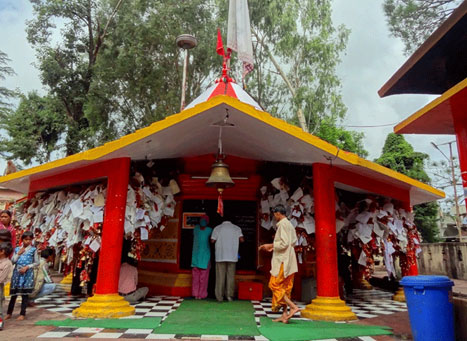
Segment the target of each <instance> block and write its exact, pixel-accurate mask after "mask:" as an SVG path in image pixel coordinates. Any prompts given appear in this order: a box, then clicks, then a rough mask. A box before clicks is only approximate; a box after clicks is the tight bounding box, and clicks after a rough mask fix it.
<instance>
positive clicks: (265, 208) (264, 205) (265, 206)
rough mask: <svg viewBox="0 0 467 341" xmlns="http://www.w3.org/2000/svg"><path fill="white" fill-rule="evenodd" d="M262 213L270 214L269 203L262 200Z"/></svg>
mask: <svg viewBox="0 0 467 341" xmlns="http://www.w3.org/2000/svg"><path fill="white" fill-rule="evenodd" d="M261 213H266V214H269V213H270V209H269V201H267V200H261Z"/></svg>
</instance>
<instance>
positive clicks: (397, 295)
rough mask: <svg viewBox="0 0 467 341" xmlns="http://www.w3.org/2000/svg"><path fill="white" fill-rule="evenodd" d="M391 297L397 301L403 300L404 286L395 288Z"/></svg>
mask: <svg viewBox="0 0 467 341" xmlns="http://www.w3.org/2000/svg"><path fill="white" fill-rule="evenodd" d="M392 299H393V300H394V301H397V302H405V294H404V288H402V287H400V288H399V289H397V291H396V293H395V294H394V296H392Z"/></svg>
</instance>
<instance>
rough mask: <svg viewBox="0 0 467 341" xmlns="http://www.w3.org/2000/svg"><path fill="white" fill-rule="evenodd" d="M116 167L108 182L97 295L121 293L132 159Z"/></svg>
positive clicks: (121, 161)
mask: <svg viewBox="0 0 467 341" xmlns="http://www.w3.org/2000/svg"><path fill="white" fill-rule="evenodd" d="M114 166H115V167H114V168H113V169H111V170H110V173H109V176H108V179H107V199H106V203H105V212H104V224H103V227H102V245H101V250H100V253H99V255H100V256H99V267H98V270H97V282H96V294H116V293H118V279H119V275H120V259H121V254H122V244H123V231H124V223H125V209H126V196H127V192H128V179H129V176H130V174H129V172H130V159H129V158H122V159H119V162H118V164H116V165H114Z"/></svg>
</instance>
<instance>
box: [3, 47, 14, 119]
mask: <svg viewBox="0 0 467 341" xmlns="http://www.w3.org/2000/svg"><path fill="white" fill-rule="evenodd" d="M8 62H10V59H9V58H8V56H7V54H6V53H4V52H2V51H0V80H5V79H6V77H8V76H13V75H14V74H15V71H14V70H13V69H12V68H11V67H10V66H8ZM15 96H16V92H15V91H13V90H10V89H8V88H6V87H4V86H0V115H6V114H7V112H8V111H9V110H10V109H11V103H10V100H11V99H12V98H14V97H15Z"/></svg>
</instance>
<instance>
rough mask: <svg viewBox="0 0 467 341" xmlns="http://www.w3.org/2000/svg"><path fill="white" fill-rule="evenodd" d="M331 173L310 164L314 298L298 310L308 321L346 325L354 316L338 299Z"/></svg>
mask: <svg viewBox="0 0 467 341" xmlns="http://www.w3.org/2000/svg"><path fill="white" fill-rule="evenodd" d="M333 170H334V169H333V167H332V166H330V165H328V164H322V163H314V164H313V193H314V200H315V222H316V232H315V235H316V236H315V248H316V277H317V278H316V286H317V291H318V297H316V298H315V299H314V300H313V301H312V302H311V303H310V304H309V305H307V306H306V308H305V309H303V310H302V312H301V315H302V316H303V317H306V318H309V319H312V320H324V321H350V320H356V319H357V316H356V315H355V314H354V313H353V312H352V310H351V309H350V308H349V307H348V306H346V304H345V302H344V301H342V300H341V299H340V298H339V277H338V272H337V241H336V203H335V201H334V196H335V194H334V174H333V173H334V172H333Z"/></svg>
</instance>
